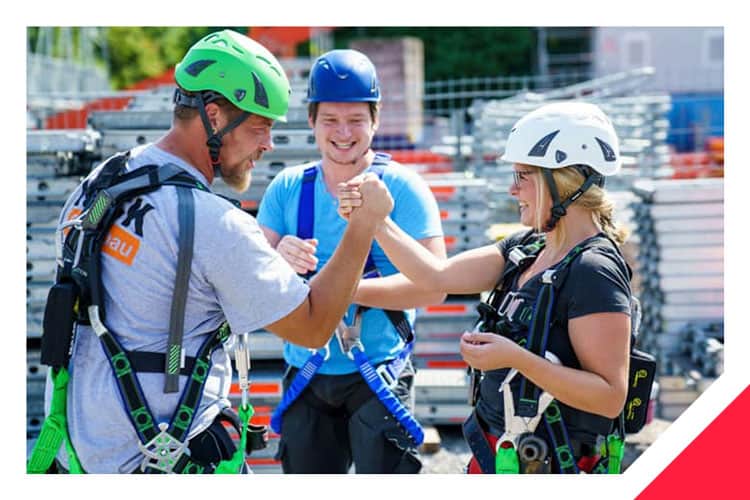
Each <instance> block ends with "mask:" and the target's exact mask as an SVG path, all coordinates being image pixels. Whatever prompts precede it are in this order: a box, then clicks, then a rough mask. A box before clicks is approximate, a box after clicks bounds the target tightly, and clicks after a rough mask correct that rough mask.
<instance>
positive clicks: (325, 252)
mask: <svg viewBox="0 0 750 500" xmlns="http://www.w3.org/2000/svg"><path fill="white" fill-rule="evenodd" d="M313 165H315V163H306V164H303V165H297V166H294V167H289V168H286V169H284V170H283V171H282V172H280V173H279V174H278V175H277V176H276V177H275V178H274V179H273V181H272V182H271V183H270V184H269V186H268V188H267V189H266V192H265V194H264V195H263V199H262V201H261V203H260V208H259V211H258V223H259V224H261V225H262V226H266V227H267V228H269V229H272V230H273V231H275V232H276V233H277V234H278V235H279V236H281V237H283V236H285V235H287V234H293V235H296V234H297V212H298V207H299V202H300V192H301V189H302V177H303V174H304V171H305V169H306V168H308V167H310V166H313ZM383 182H384V183H385V185H386V186H387V187H388V189H389V190H390V192H391V196H392V197H393V200H394V209H393V212H392V213H391V218H392V219H393V221H394V222H395V223H396V224H398V225H399V226H400V227H401V229H403V230H404V231H405V232H406V233H407V234H409V235H410V236H411V237H412V238H414V239H416V240H419V239H422V238H431V237H436V236H442V235H443V229H442V226H441V224H440V212H439V210H438V206H437V202H436V201H435V197H434V196H433V194H432V192H431V191H430V189H429V187H428V186H427V184H426V183H425V182H424V180H423V179H422V178H421V177H420V176H419V175H418V174H417V173H415V172H413V171H411V170H409V169H407V168H406V167H404V166H403V165H400V164H398V163H396V162H389V164H388V165H387V166H385V168H384V172H383ZM314 192H315V196H314V198H315V218H314V221H315V227H314V231H313V237H314V238H316V239H317V240H318V249H317V253H316V256H317V257H318V269H321V268H322V267H323V266H324V265H325V264H326V262H328V260H330V258H331V256H332V255H333V252H334V251H335V250H336V246H337V245H338V243H339V241H341V237H342V236H343V234H344V230H345V228H346V224H347V222H346V221H345V220H344V219H343V218H341V216H340V215H339V214H338V212H337V208H338V200H337V198H336V197H335V196H333V195H332V194H331V193H329V192H328V190H327V189H326V186H325V182H324V180H323V171H322V169H321V168H320V165H319V164H318V174H317V176H316V178H315V188H314ZM372 257H373V259H374V261H375V266H376V267H377V268H378V271H380V274H381V275H382V276H388V275H390V274H395V273H397V272H398V271H397V269H396V268H395V267H394V266H393V264H391V262H390V261H389V260H388V258H387V257H386V256H385V253H384V252H383V250H382V249H381V248H380V246H379V245H378V244H377V243H373V249H372ZM355 310H356V306H354V305H352V306H350V307H349V310H348V312H347V314H346V316H345V318H344V320H345V321H346V324H351V323H352V321H353V319H354V313H355ZM404 312H405V313H406V317H407V319H408V321H409V323H410V324H411V325H412V328H413V326H414V309H408V310H405V311H404ZM304 327H305V325H300V328H304ZM360 331H361V340H362V344H363V345H364V347H365V353H366V354H367V356H368V359H369V360H370V362H371V363H373V364H376V363H380V362H382V361H385V360H388V359H392V358H394V357H395V356H396V355H397V354H398V353H399V352H400V351H401V349H403V347H404V344H403V342H402V340H401V338H400V337H399V335H398V332H397V331H396V329H395V328H394V327H393V325H392V324H391V322H390V321H389V320H388V317H387V316H386V315H385V313H384V312H383V311H382V310H380V309H368V310H367V311H366V312H365V313H364V314H363V315H362V323H361V330H360ZM331 333H332V334H333V332H331ZM328 347H329V348H330V358H329V359H328V360H327V361H326V362H325V363H324V364H323V366H322V367H321V368H320V371H319V373H322V374H327V375H341V374H346V373H352V372H356V371H357V366H356V365H355V364H354V362H353V361H351V360H350V359H349V358H347V357H346V356H345V355H344V354H343V353H342V352H341V349H340V348H339V345H338V342H337V340H336V338H335V337H333V336H332V338H331V340H330V341H329V343H328ZM309 357H310V350H309V349H307V348H304V347H299V346H296V345H294V344H291V343H288V342H287V343H285V345H284V359H285V360H286V362H287V363H289V364H290V365H292V366H296V367H297V368H300V367H301V366H302V365H303V364H304V363H305V361H307V359H308V358H309Z"/></svg>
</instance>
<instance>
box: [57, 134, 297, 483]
mask: <svg viewBox="0 0 750 500" xmlns="http://www.w3.org/2000/svg"><path fill="white" fill-rule="evenodd" d="M167 162H169V163H174V164H176V165H178V166H179V167H181V168H184V169H185V170H186V171H187V173H189V174H191V175H193V176H194V177H195V178H196V179H198V180H199V181H201V182H203V183H204V184H207V182H206V179H205V177H204V176H203V175H202V174H201V173H200V172H198V170H196V169H195V168H193V167H192V166H190V165H188V164H186V163H185V162H183V161H182V160H180V159H179V158H177V157H175V156H173V155H171V154H169V153H167V152H165V151H163V150H161V149H159V148H157V147H156V146H155V145H153V144H150V145H145V146H142V147H138V148H136V149H134V150H133V151H132V153H131V160H130V161H129V162H128V167H127V168H128V170H133V169H134V168H137V167H140V166H143V165H148V164H159V165H161V164H164V163H167ZM100 168H101V167H99V168H97V169H95V170H94V171H93V172H92V173H91V174H90V175H89V178H92V177H93V176H96V175H98V172H99V171H100ZM192 193H193V196H194V199H195V236H194V246H193V260H192V268H191V272H190V278H189V283H188V296H187V301H186V306H185V327H184V340H183V346H184V349H185V355H187V356H194V355H195V353H196V352H197V350H198V349H199V347H200V346H201V345H202V343H203V342H204V340H205V339H206V336H207V334H209V333H211V332H213V331H214V330H215V329H216V328H217V327H218V326H219V325H220V324H221V323H222V322H223V321H225V320H226V321H228V322H229V326H230V327H231V329H232V331H233V332H235V333H242V332H252V331H253V330H257V329H259V328H262V327H264V326H266V325H268V324H270V323H272V322H274V321H277V320H279V319H281V318H283V317H284V316H286V315H287V314H289V313H290V312H291V311H293V310H294V309H296V308H297V307H298V306H299V305H300V304H301V303H302V302H303V301H304V300H305V298H306V297H307V295H308V292H309V287H308V285H307V284H306V283H305V282H304V281H303V280H302V279H301V278H299V277H298V276H297V275H296V274H295V272H294V271H293V270H292V268H291V267H290V266H289V265H288V264H287V263H286V261H284V259H282V258H281V257H280V256H279V254H277V253H276V252H275V251H274V250H273V249H272V248H271V247H270V246H269V244H268V242H267V241H266V239H265V237H264V236H263V233H262V232H261V230H260V228H259V226H258V224H257V222H256V221H255V219H254V218H253V217H252V216H250V215H249V214H247V213H245V212H243V211H242V210H240V209H238V208H236V207H234V206H233V205H232V204H231V203H229V202H228V201H226V200H224V199H222V198H220V197H218V196H216V195H213V194H211V193H207V192H203V191H200V190H197V189H195V190H192ZM82 205H83V199H82V196H81V186H79V187H78V189H77V190H76V191H75V192H74V193H73V194H72V196H71V197H70V199H69V200H68V201H67V203H66V205H65V207H64V208H63V211H62V214H61V219H60V220H61V222H62V221H63V220H65V219H67V218H69V217H70V216H71V213H72V214H73V215H75V213H76V211H80V208H81V207H82ZM178 233H179V225H178V216H177V191H176V188H175V187H173V186H164V187H162V188H161V189H158V190H156V191H154V192H152V193H149V194H146V195H142V196H139V197H137V198H136V199H135V200H133V201H131V202H129V203H128V204H126V205H125V207H124V213H123V215H122V216H120V217H119V218H118V219H117V220H116V222H115V224H114V225H113V227H112V230H111V231H110V233H109V238H108V240H107V241H106V242H105V244H104V250H103V252H102V258H101V262H102V282H103V286H104V290H105V297H104V305H105V309H106V321H105V323H106V325H107V327H108V328H109V330H110V331H111V332H113V333H114V334H115V336H116V338H117V339H118V340H119V341H120V343H121V345H122V346H123V348H125V349H126V350H139V351H150V352H162V353H163V352H165V351H166V344H167V336H168V332H169V318H170V311H171V303H172V293H173V289H174V283H175V275H176V268H177V255H178ZM60 252H61V249H60V248H59V247H58V257H59V255H60ZM212 361H213V363H212V366H211V371H210V374H209V377H208V379H207V381H206V385H205V389H204V393H203V397H202V399H201V403H200V407H199V409H198V411H197V412H196V415H195V419H194V422H193V425H192V428H191V432H190V437H192V436H194V435H196V434H198V433H199V432H201V431H202V430H204V429H205V428H206V427H208V425H209V424H210V423H211V421H212V420H213V419H214V418H215V417H216V416H217V414H218V412H219V411H220V410H221V409H222V408H224V407H227V406H229V405H230V403H229V400H228V399H227V397H228V394H229V387H230V384H231V381H232V371H231V363H230V358H229V355H228V354H227V353H226V352H225V351H224V349H218V350H217V351H215V352H214V354H213V358H212ZM70 371H71V381H70V385H69V388H68V427H69V430H70V436H71V440H72V442H73V446H74V447H75V449H76V452H77V454H78V457H79V458H80V461H81V465H82V467H83V468H84V470H86V471H87V472H90V473H112V472H130V471H132V470H133V469H135V468H136V466H137V465H139V463H140V459H141V457H142V455H140V453H139V452H138V438H137V435H136V433H135V431H134V429H133V428H132V425H131V422H130V420H129V419H128V417H127V415H126V412H125V407H124V405H123V403H122V400H121V398H120V395H119V392H118V389H117V385H116V383H115V379H114V376H113V373H112V369H111V367H110V364H109V361H108V360H107V357H106V356H105V354H104V351H103V349H102V347H101V344H100V341H99V339H98V338H97V337H96V335H95V334H94V333H93V331H92V330H91V328H89V327H87V326H79V327H78V332H77V335H76V341H75V345H74V350H73V357H72V361H71V366H70ZM186 379H187V377H185V376H180V391H179V392H177V393H170V394H165V393H164V392H163V387H164V375H163V374H159V373H140V374H138V380H139V381H140V383H141V386H142V388H143V391H144V394H145V399H146V401H147V403H148V405H149V406H150V409H151V411H152V413H153V415H154V417H155V418H156V420H157V421H165V422H169V420H170V419H171V417H172V414H173V412H174V410H175V407H176V405H177V402H178V401H179V398H180V395H181V391H182V389H183V387H184V385H185V381H186ZM50 396H51V383H50V382H49V380H48V383H47V391H46V397H45V399H46V407H47V408H48V407H49V399H50ZM59 458H60V459H61V462H62V463H63V465H65V466H67V455H66V454H65V453H64V452H61V453H60V454H59Z"/></svg>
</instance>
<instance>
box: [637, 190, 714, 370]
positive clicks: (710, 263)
mask: <svg viewBox="0 0 750 500" xmlns="http://www.w3.org/2000/svg"><path fill="white" fill-rule="evenodd" d="M633 191H634V193H635V194H636V195H637V196H638V197H639V201H638V202H637V203H635V204H634V205H633V207H634V211H635V212H636V214H637V217H638V221H639V224H638V235H639V237H640V252H639V256H638V261H639V272H640V276H641V279H642V284H641V288H642V292H641V294H642V295H641V296H642V303H643V326H642V335H643V337H642V339H641V342H642V343H643V345H645V346H646V347H647V348H651V349H652V350H653V351H654V352H658V354H659V357H660V361H661V363H662V367H663V369H666V367H667V366H669V364H670V362H671V361H672V360H673V358H676V357H679V356H680V354H681V351H682V350H683V342H684V340H683V337H684V334H682V333H681V332H682V331H683V330H685V328H686V327H691V328H693V327H698V328H702V327H710V328H716V327H715V326H714V324H715V323H720V322H722V321H723V315H724V241H723V240H724V238H723V235H724V231H723V230H724V219H723V214H724V207H723V200H724V185H723V179H696V180H669V181H654V180H644V181H638V182H636V183H635V184H634V186H633Z"/></svg>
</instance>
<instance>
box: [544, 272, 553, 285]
mask: <svg viewBox="0 0 750 500" xmlns="http://www.w3.org/2000/svg"><path fill="white" fill-rule="evenodd" d="M554 279H555V269H547V270H546V271H544V273H543V274H542V283H545V284H547V285H551V284H552V281H553V280H554Z"/></svg>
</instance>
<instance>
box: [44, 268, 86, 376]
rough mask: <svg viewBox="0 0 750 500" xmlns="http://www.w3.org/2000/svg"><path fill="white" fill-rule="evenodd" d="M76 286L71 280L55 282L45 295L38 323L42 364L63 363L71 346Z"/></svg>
mask: <svg viewBox="0 0 750 500" xmlns="http://www.w3.org/2000/svg"><path fill="white" fill-rule="evenodd" d="M78 298H79V290H78V286H77V285H76V284H75V283H73V282H72V281H67V282H62V283H56V284H55V285H53V286H52V288H51V289H50V291H49V294H48V295H47V305H46V306H45V308H44V321H43V323H42V359H41V361H42V363H43V364H45V365H48V366H52V367H61V366H67V365H68V361H70V355H71V352H72V348H73V337H74V329H75V318H76V311H75V309H76V306H77V302H78Z"/></svg>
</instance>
